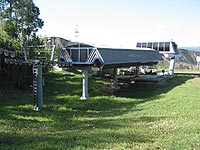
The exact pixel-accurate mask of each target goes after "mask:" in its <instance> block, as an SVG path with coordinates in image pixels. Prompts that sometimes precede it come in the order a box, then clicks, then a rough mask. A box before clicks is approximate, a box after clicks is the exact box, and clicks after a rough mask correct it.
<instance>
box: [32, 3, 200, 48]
mask: <svg viewBox="0 0 200 150" xmlns="http://www.w3.org/2000/svg"><path fill="white" fill-rule="evenodd" d="M34 3H35V4H36V6H38V7H39V8H40V17H41V18H42V19H43V20H44V27H43V28H42V29H41V30H39V33H38V34H39V35H43V36H59V37H63V38H66V39H70V40H79V41H82V42H86V43H95V44H105V45H112V46H122V47H135V43H136V42H137V41H160V40H161V41H163V40H170V39H173V40H174V41H175V42H176V43H177V44H178V46H200V0H34ZM76 25H78V30H79V37H78V38H75V33H74V32H75V28H76Z"/></svg>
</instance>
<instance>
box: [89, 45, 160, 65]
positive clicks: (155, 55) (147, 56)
mask: <svg viewBox="0 0 200 150" xmlns="http://www.w3.org/2000/svg"><path fill="white" fill-rule="evenodd" d="M96 60H98V61H99V63H100V64H101V66H102V67H104V68H113V67H129V66H141V65H153V64H157V62H158V61H161V60H162V56H161V55H160V54H159V52H158V51H155V50H151V49H139V48H137V49H115V48H94V49H93V51H92V52H91V54H90V56H89V58H88V59H87V60H86V61H88V62H95V61H96Z"/></svg>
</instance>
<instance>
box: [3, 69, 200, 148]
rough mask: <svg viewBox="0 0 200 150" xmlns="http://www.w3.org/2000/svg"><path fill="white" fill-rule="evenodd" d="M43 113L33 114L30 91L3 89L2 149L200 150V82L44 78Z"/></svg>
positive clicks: (63, 75)
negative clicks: (85, 91) (84, 95)
mask: <svg viewBox="0 0 200 150" xmlns="http://www.w3.org/2000/svg"><path fill="white" fill-rule="evenodd" d="M45 81H46V82H45V83H46V84H45V85H46V86H45V88H44V109H43V110H42V111H40V112H33V111H32V108H33V106H32V91H30V90H28V89H27V90H19V89H9V90H7V89H5V88H2V86H0V88H1V90H0V105H1V107H0V149H37V150H38V149H41V150H42V149H63V150H64V149H65V150H66V149H74V150H78V149H79V150H80V149H81V150H84V149H87V150H90V149H91V150H95V149H104V150H105V149H127V150H132V149H170V150H171V149H172V150H173V149H174V150H175V149H199V144H200V141H199V138H200V135H199V130H200V118H199V114H200V104H199V96H200V95H199V90H200V87H199V83H200V80H199V78H192V77H188V76H176V77H175V78H174V79H169V80H167V81H166V82H165V83H163V84H145V85H142V84H122V85H121V89H120V90H118V91H113V90H112V89H111V88H110V86H109V85H110V81H109V80H102V79H98V78H95V77H90V78H89V94H90V96H91V99H89V100H87V101H80V100H79V98H80V95H81V74H79V73H77V74H76V75H73V74H71V73H66V72H61V73H51V74H48V75H47V76H46V80H45Z"/></svg>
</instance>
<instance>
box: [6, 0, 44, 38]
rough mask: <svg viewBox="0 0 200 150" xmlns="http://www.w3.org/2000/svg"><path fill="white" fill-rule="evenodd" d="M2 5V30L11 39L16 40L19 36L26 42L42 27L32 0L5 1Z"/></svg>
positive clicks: (38, 11) (38, 12)
mask: <svg viewBox="0 0 200 150" xmlns="http://www.w3.org/2000/svg"><path fill="white" fill-rule="evenodd" d="M3 4H4V5H3V6H4V11H3V22H4V23H3V25H4V26H3V28H4V30H5V31H6V32H7V33H8V35H9V36H11V37H12V38H15V39H17V38H19V35H20V34H21V35H22V37H23V40H25V41H27V39H28V38H30V37H31V36H32V35H34V33H36V32H37V31H38V29H40V28H42V26H43V25H44V21H43V20H42V19H40V18H39V15H40V10H39V8H38V7H37V6H36V5H35V4H34V3H33V0H5V2H4V3H3Z"/></svg>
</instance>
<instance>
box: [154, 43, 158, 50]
mask: <svg viewBox="0 0 200 150" xmlns="http://www.w3.org/2000/svg"><path fill="white" fill-rule="evenodd" d="M153 49H155V50H158V43H157V42H155V43H153Z"/></svg>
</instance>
